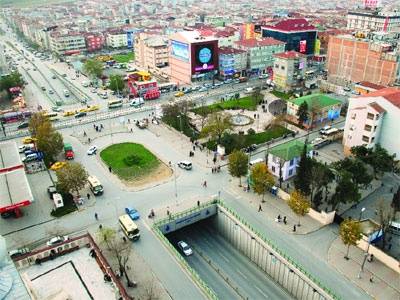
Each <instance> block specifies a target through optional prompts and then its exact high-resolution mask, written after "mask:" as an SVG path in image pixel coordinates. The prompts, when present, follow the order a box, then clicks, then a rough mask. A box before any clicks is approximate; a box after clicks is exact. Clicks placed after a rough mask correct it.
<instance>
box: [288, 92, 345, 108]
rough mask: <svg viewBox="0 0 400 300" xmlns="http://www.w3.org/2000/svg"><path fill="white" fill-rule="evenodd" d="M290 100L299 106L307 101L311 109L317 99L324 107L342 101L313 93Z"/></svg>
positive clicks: (321, 106) (319, 104)
mask: <svg viewBox="0 0 400 300" xmlns="http://www.w3.org/2000/svg"><path fill="white" fill-rule="evenodd" d="M288 101H289V102H292V103H294V104H296V105H298V106H300V105H301V104H302V103H303V102H306V103H307V104H308V108H309V109H310V108H311V106H312V105H313V102H314V101H316V102H317V103H318V106H319V107H320V108H324V107H327V106H332V105H337V104H340V103H342V102H341V101H339V100H337V99H334V98H332V97H329V96H328V95H325V94H311V95H307V96H303V97H299V98H295V99H290V100H288Z"/></svg>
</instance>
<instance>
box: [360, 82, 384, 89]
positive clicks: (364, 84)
mask: <svg viewBox="0 0 400 300" xmlns="http://www.w3.org/2000/svg"><path fill="white" fill-rule="evenodd" d="M356 85H358V86H362V87H366V88H370V89H374V90H381V89H384V88H386V86H384V85H379V84H375V83H372V82H369V81H361V82H359V83H357V84H356Z"/></svg>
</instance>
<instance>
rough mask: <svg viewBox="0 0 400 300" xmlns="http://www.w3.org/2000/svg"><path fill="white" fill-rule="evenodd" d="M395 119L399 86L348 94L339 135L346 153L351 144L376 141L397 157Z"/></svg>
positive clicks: (399, 150)
mask: <svg viewBox="0 0 400 300" xmlns="http://www.w3.org/2000/svg"><path fill="white" fill-rule="evenodd" d="M399 120H400V89H399V88H385V89H381V90H378V91H375V92H371V93H368V94H366V95H364V96H360V97H355V98H350V99H349V107H348V110H347V115H346V124H345V128H344V135H343V146H344V151H345V154H350V149H351V148H352V147H354V146H361V145H365V146H367V147H369V148H373V147H375V145H376V144H378V143H379V144H380V145H381V146H382V147H383V148H385V149H386V150H387V151H388V152H389V153H390V154H396V157H400V139H398V138H397V137H398V135H399V134H398V132H399Z"/></svg>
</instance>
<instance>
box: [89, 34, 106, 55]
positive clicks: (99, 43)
mask: <svg viewBox="0 0 400 300" xmlns="http://www.w3.org/2000/svg"><path fill="white" fill-rule="evenodd" d="M85 39H86V48H87V51H88V52H94V51H99V50H101V49H103V47H104V44H105V38H104V36H103V34H102V33H93V34H87V35H85Z"/></svg>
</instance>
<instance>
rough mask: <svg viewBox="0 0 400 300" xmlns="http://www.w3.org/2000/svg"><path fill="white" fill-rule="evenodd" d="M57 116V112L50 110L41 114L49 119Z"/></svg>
mask: <svg viewBox="0 0 400 300" xmlns="http://www.w3.org/2000/svg"><path fill="white" fill-rule="evenodd" d="M57 116H58V114H57V113H56V112H50V113H44V114H43V117H45V118H49V119H51V118H54V117H57Z"/></svg>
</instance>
